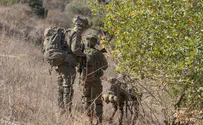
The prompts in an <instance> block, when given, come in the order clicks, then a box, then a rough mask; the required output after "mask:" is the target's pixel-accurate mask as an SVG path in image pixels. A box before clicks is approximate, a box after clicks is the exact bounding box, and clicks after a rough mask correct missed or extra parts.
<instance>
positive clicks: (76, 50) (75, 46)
mask: <svg viewBox="0 0 203 125" xmlns="http://www.w3.org/2000/svg"><path fill="white" fill-rule="evenodd" d="M81 43H82V37H81V34H80V33H74V34H73V36H72V44H71V50H72V52H73V54H74V55H75V56H82V57H84V56H85V54H84V53H83V52H82V44H81Z"/></svg>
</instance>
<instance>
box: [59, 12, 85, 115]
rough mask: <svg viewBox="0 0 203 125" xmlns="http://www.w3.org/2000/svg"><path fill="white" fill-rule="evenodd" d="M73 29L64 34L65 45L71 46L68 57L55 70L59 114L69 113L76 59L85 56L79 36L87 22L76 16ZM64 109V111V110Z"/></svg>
mask: <svg viewBox="0 0 203 125" xmlns="http://www.w3.org/2000/svg"><path fill="white" fill-rule="evenodd" d="M73 23H74V28H73V29H71V31H70V33H69V34H66V42H67V43H66V44H67V45H69V46H71V52H70V55H67V57H66V58H65V62H64V63H63V64H62V65H59V66H58V67H57V68H56V72H57V77H58V106H59V107H60V108H61V109H62V112H61V113H64V112H65V111H66V110H68V111H69V112H70V113H71V106H72V97H73V93H74V90H73V84H74V81H75V76H76V70H75V67H76V66H77V63H78V61H77V58H79V57H81V56H85V54H84V53H83V52H82V50H81V46H82V44H81V43H82V42H81V34H82V32H83V31H84V30H85V29H87V28H88V20H87V19H86V18H83V17H79V16H76V17H75V18H74V19H73ZM64 109H65V110H64Z"/></svg>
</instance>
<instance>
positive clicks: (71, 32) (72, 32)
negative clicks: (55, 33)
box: [65, 28, 76, 49]
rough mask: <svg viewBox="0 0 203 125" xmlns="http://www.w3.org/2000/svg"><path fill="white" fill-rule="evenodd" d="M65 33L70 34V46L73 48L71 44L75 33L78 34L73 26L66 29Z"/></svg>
mask: <svg viewBox="0 0 203 125" xmlns="http://www.w3.org/2000/svg"><path fill="white" fill-rule="evenodd" d="M65 34H68V39H69V41H68V42H69V43H68V44H69V46H70V49H71V45H72V39H73V35H75V34H76V32H75V31H73V30H72V29H71V28H68V29H67V30H66V31H65Z"/></svg>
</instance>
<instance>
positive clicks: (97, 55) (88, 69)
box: [83, 48, 104, 82]
mask: <svg viewBox="0 0 203 125" xmlns="http://www.w3.org/2000/svg"><path fill="white" fill-rule="evenodd" d="M84 53H85V54H86V56H87V59H86V64H85V69H84V70H83V80H85V81H86V82H91V81H94V80H97V79H99V78H100V77H101V76H103V71H102V68H103V66H104V63H103V62H104V60H102V59H103V58H101V54H102V53H101V52H100V51H99V50H97V49H94V48H87V49H85V51H84Z"/></svg>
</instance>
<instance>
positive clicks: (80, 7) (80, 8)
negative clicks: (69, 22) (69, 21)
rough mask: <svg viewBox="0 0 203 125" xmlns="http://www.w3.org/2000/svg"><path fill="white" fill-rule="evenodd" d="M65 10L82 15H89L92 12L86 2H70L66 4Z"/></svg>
mask: <svg viewBox="0 0 203 125" xmlns="http://www.w3.org/2000/svg"><path fill="white" fill-rule="evenodd" d="M66 11H69V12H71V13H73V14H79V15H83V16H91V14H92V13H91V9H90V8H89V6H88V4H85V3H75V2H71V3H69V4H67V6H66Z"/></svg>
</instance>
